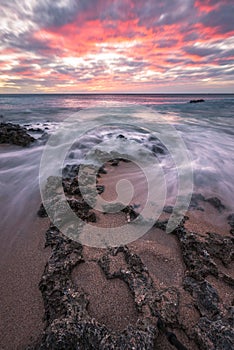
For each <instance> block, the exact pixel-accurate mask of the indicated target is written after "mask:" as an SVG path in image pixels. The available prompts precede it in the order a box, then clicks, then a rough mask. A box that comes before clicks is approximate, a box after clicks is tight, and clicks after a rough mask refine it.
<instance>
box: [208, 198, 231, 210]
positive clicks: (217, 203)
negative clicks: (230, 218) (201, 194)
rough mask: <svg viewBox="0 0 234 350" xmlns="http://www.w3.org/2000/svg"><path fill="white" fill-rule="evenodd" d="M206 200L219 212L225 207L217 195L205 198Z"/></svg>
mask: <svg viewBox="0 0 234 350" xmlns="http://www.w3.org/2000/svg"><path fill="white" fill-rule="evenodd" d="M206 202H208V203H210V204H211V205H212V206H213V207H214V208H216V209H217V210H218V211H219V212H221V211H222V210H223V209H226V207H225V206H224V205H223V203H222V202H221V200H220V199H219V198H217V197H212V198H208V199H206Z"/></svg>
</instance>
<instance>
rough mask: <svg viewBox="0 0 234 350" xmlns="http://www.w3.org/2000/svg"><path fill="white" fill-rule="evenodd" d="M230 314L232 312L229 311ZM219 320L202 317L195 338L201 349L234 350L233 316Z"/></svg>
mask: <svg viewBox="0 0 234 350" xmlns="http://www.w3.org/2000/svg"><path fill="white" fill-rule="evenodd" d="M229 313H230V311H229ZM230 318H231V320H230V319H228V316H226V317H222V318H220V319H217V320H210V319H209V318H208V317H202V318H201V319H200V320H199V322H198V324H197V326H196V328H195V332H194V333H195V337H196V342H197V343H198V345H199V346H200V349H204V350H211V349H212V350H221V349H222V350H232V349H233V345H234V328H233V325H232V324H231V323H233V315H232V316H231V317H230Z"/></svg>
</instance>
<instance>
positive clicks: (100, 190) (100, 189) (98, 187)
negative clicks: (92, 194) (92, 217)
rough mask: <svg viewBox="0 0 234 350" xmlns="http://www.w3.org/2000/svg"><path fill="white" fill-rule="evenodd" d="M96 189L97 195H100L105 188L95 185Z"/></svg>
mask: <svg viewBox="0 0 234 350" xmlns="http://www.w3.org/2000/svg"><path fill="white" fill-rule="evenodd" d="M96 188H97V192H98V194H102V193H103V192H104V190H105V186H104V185H97V186H96Z"/></svg>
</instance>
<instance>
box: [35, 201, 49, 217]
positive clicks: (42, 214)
mask: <svg viewBox="0 0 234 350" xmlns="http://www.w3.org/2000/svg"><path fill="white" fill-rule="evenodd" d="M37 215H38V216H39V217H40V218H46V217H48V214H47V212H46V210H45V207H44V205H43V203H41V205H40V208H39V210H38V212H37Z"/></svg>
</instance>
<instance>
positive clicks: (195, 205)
mask: <svg viewBox="0 0 234 350" xmlns="http://www.w3.org/2000/svg"><path fill="white" fill-rule="evenodd" d="M202 201H203V202H204V201H205V197H204V196H203V195H202V194H201V193H193V194H192V197H191V200H190V204H189V209H192V210H193V209H196V210H201V211H204V209H203V208H202V207H200V204H199V202H202Z"/></svg>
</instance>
